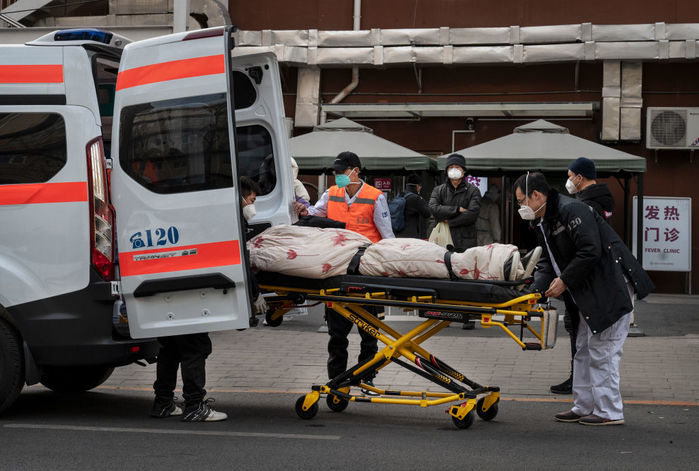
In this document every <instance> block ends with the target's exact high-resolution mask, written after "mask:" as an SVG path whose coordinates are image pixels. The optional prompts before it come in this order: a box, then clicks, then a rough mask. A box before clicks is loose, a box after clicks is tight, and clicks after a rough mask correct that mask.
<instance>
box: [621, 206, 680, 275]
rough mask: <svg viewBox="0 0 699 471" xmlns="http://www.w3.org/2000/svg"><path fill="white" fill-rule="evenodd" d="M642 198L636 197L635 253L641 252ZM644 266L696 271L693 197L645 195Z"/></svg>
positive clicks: (634, 222)
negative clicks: (638, 243)
mask: <svg viewBox="0 0 699 471" xmlns="http://www.w3.org/2000/svg"><path fill="white" fill-rule="evenodd" d="M637 208H638V197H636V196H634V198H633V252H634V254H636V253H637V248H636V247H637V240H636V238H637V227H638V221H637V219H638V216H637V215H638V209H637ZM642 224H643V226H642V231H641V237H643V269H644V270H655V271H686V272H688V271H692V245H691V244H692V198H675V197H664V196H647V197H646V196H644V197H643V223H642Z"/></svg>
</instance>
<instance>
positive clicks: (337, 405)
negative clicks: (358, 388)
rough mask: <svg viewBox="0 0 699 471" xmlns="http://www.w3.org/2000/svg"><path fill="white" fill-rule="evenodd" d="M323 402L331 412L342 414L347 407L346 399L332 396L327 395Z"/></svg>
mask: <svg viewBox="0 0 699 471" xmlns="http://www.w3.org/2000/svg"><path fill="white" fill-rule="evenodd" d="M325 402H327V404H328V408H329V409H330V410H331V411H333V412H342V411H343V410H345V409H347V406H348V405H349V401H348V400H347V399H343V398H341V397H337V396H334V395H332V394H328V396H327V397H326V398H325Z"/></svg>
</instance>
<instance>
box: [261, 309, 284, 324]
mask: <svg viewBox="0 0 699 471" xmlns="http://www.w3.org/2000/svg"><path fill="white" fill-rule="evenodd" d="M273 315H274V311H267V313H266V314H265V322H266V323H267V325H268V326H270V327H279V326H280V325H282V321H283V320H284V316H279V317H278V318H276V319H272V316H273Z"/></svg>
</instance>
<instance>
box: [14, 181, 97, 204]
mask: <svg viewBox="0 0 699 471" xmlns="http://www.w3.org/2000/svg"><path fill="white" fill-rule="evenodd" d="M79 201H87V182H66V183H28V184H19V185H0V206H6V205H11V204H41V203H74V202H79Z"/></svg>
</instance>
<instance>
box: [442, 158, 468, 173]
mask: <svg viewBox="0 0 699 471" xmlns="http://www.w3.org/2000/svg"><path fill="white" fill-rule="evenodd" d="M452 165H458V166H459V167H461V168H463V169H464V172H465V171H466V159H465V158H464V156H463V155H461V154H451V155H450V156H449V157H447V164H446V167H444V168H449V167H451V166H452Z"/></svg>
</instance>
